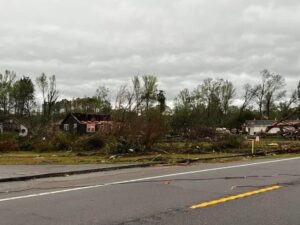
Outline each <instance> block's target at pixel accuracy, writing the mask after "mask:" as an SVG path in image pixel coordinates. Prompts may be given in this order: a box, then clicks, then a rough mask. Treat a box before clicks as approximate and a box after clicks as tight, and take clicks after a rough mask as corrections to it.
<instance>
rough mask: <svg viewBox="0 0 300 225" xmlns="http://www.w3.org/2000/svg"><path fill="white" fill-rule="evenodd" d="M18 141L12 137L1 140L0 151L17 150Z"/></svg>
mask: <svg viewBox="0 0 300 225" xmlns="http://www.w3.org/2000/svg"><path fill="white" fill-rule="evenodd" d="M18 150H19V145H18V142H17V141H16V140H14V139H8V140H1V141H0V152H10V151H18Z"/></svg>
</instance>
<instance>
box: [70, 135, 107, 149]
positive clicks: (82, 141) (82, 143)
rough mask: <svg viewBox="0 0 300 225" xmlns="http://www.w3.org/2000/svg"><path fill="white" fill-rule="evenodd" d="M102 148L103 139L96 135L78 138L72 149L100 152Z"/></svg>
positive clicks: (103, 144)
mask: <svg viewBox="0 0 300 225" xmlns="http://www.w3.org/2000/svg"><path fill="white" fill-rule="evenodd" d="M104 146H105V141H104V137H103V136H101V135H100V134H98V133H97V134H94V135H92V136H84V137H81V138H79V139H78V140H77V141H76V143H75V145H74V149H75V150H77V151H81V150H84V151H94V150H100V149H102V148H103V147H104Z"/></svg>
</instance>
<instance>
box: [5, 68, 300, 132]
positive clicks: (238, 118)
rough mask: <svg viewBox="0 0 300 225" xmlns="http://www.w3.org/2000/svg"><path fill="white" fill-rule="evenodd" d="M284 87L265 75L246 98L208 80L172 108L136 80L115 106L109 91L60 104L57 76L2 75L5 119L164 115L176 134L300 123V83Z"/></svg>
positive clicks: (153, 84)
mask: <svg viewBox="0 0 300 225" xmlns="http://www.w3.org/2000/svg"><path fill="white" fill-rule="evenodd" d="M285 87H286V82H285V79H284V77H283V76H282V75H279V74H276V73H273V72H271V71H269V70H263V71H261V73H260V78H259V79H258V80H257V83H255V84H248V83H247V84H245V85H244V86H243V90H242V92H241V93H237V91H236V88H235V87H234V85H233V83H232V82H231V81H229V80H226V79H216V78H207V79H205V80H203V81H202V82H201V83H200V84H199V85H198V86H196V87H195V88H193V89H191V90H190V89H186V88H185V89H183V90H181V91H179V94H178V96H177V97H176V98H175V99H174V101H173V102H174V105H173V106H172V107H168V106H167V104H166V93H165V91H164V90H161V89H159V87H158V80H157V77H155V76H152V75H145V76H134V77H133V78H132V79H131V82H130V83H129V84H125V85H122V86H121V87H119V89H118V91H117V93H116V97H115V99H114V100H112V99H110V98H109V95H110V93H109V89H108V88H106V87H105V86H99V88H97V89H96V90H95V94H94V95H93V96H90V97H77V98H73V99H60V95H61V92H60V91H59V90H58V88H57V81H56V77H55V75H52V76H47V75H46V74H41V75H40V76H38V77H37V78H36V80H35V81H32V80H31V78H30V77H29V76H23V77H21V78H18V77H17V75H16V73H14V72H13V71H5V72H4V73H3V74H0V116H1V117H9V116H12V115H13V116H16V117H19V118H34V117H38V118H39V121H40V122H43V123H48V122H50V121H55V120H58V119H60V118H62V117H63V116H64V115H66V114H67V113H69V112H83V113H101V114H112V115H113V116H114V118H117V120H119V121H122V122H124V121H126V120H129V118H132V117H143V116H144V117H145V118H146V119H147V120H151V116H153V115H155V118H156V119H157V118H158V117H157V114H159V115H160V116H161V118H162V119H163V120H164V121H165V122H166V123H168V125H169V126H170V128H171V129H172V130H173V131H180V130H184V129H187V128H189V127H195V126H199V127H220V126H222V127H230V128H238V127H240V125H241V124H242V123H243V122H244V121H245V120H246V119H254V118H256V119H277V120H281V119H297V118H300V82H298V84H297V85H296V87H295V89H294V90H292V91H289V92H287V90H286V89H285ZM38 93H39V94H40V95H41V96H42V104H41V107H39V104H37V100H36V99H37V97H36V96H37V94H38ZM237 101H238V103H237ZM154 112H155V113H154Z"/></svg>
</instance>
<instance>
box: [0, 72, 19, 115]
mask: <svg viewBox="0 0 300 225" xmlns="http://www.w3.org/2000/svg"><path fill="white" fill-rule="evenodd" d="M15 79H16V74H15V72H13V71H8V70H6V71H5V73H4V75H2V74H0V111H1V110H2V112H3V114H4V115H7V114H9V112H10V110H11V109H12V107H13V102H12V98H11V94H12V89H13V84H14V82H15Z"/></svg>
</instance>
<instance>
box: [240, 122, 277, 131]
mask: <svg viewBox="0 0 300 225" xmlns="http://www.w3.org/2000/svg"><path fill="white" fill-rule="evenodd" d="M274 122H275V121H274V120H246V122H245V124H244V130H245V131H246V132H247V133H248V134H250V135H255V134H260V133H265V132H266V129H267V127H268V126H271V125H272V124H273V123H274ZM279 131H280V129H279V128H277V127H274V128H272V129H271V130H269V131H268V134H277V133H278V132H279Z"/></svg>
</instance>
